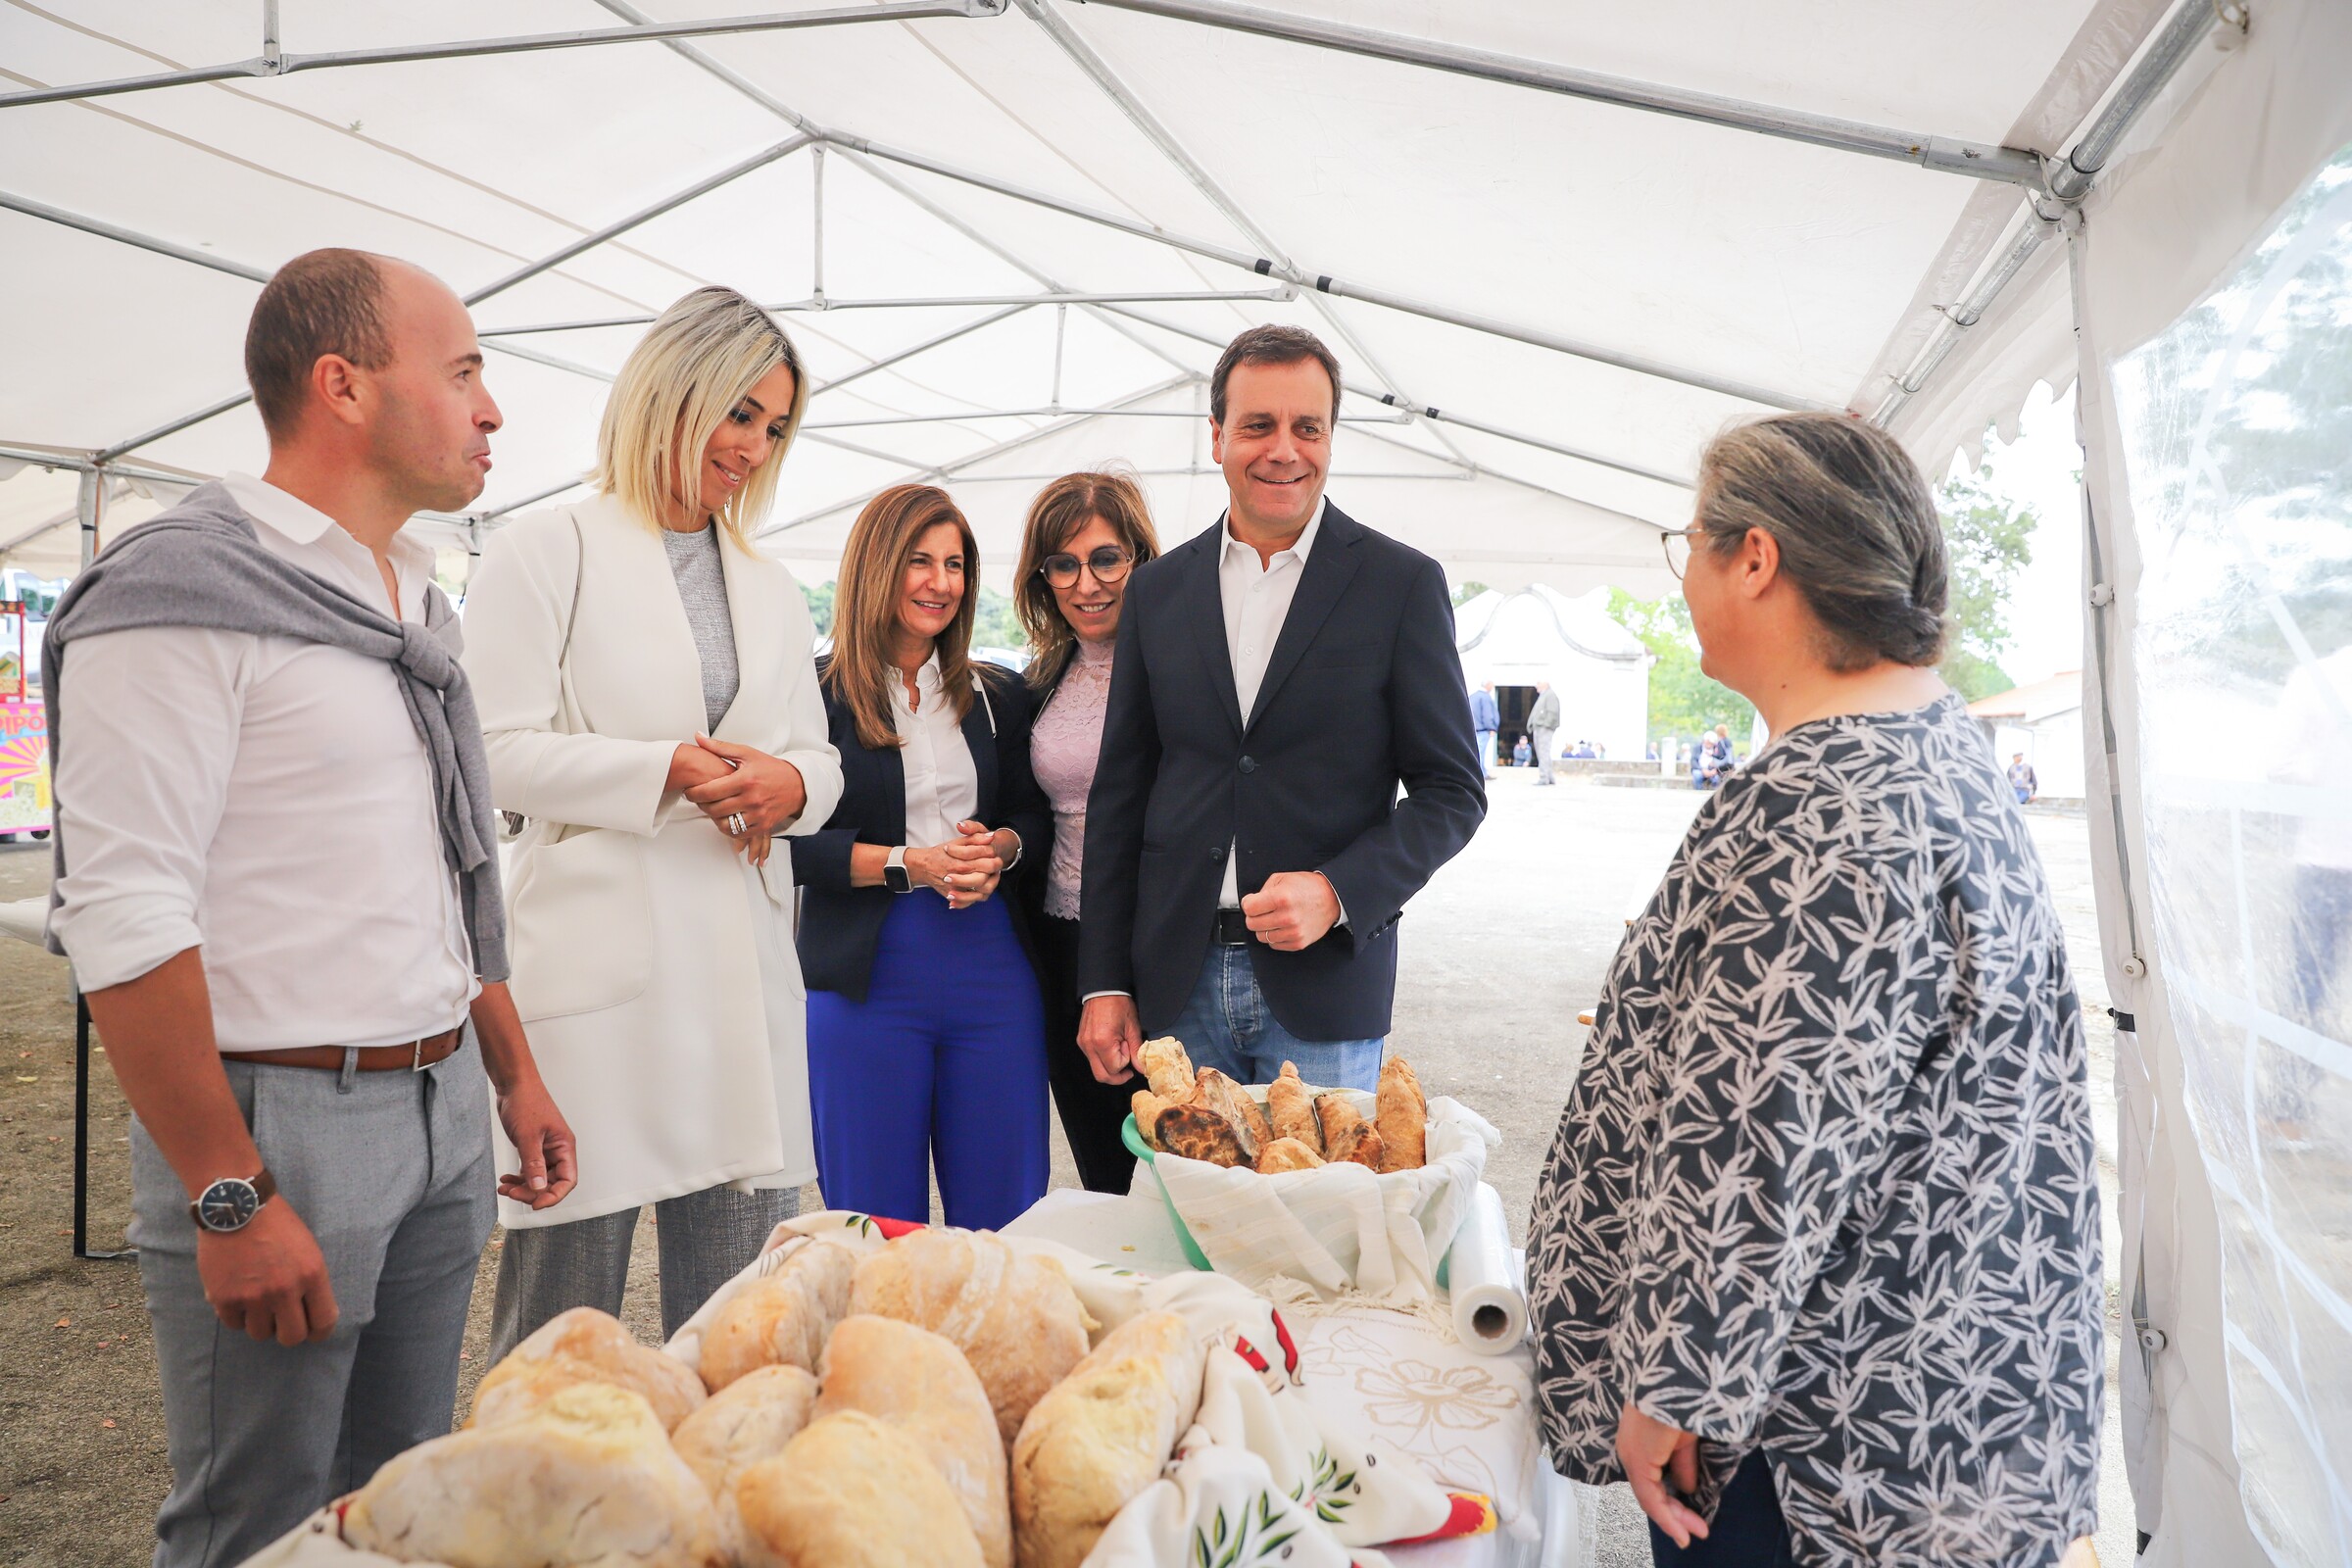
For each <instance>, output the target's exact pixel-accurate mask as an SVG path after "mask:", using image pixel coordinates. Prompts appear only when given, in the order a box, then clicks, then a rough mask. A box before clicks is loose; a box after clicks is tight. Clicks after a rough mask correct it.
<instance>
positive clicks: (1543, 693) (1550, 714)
mask: <svg viewBox="0 0 2352 1568" xmlns="http://www.w3.org/2000/svg"><path fill="white" fill-rule="evenodd" d="M1536 692H1537V694H1538V695H1537V697H1536V706H1535V708H1534V709H1533V710H1532V711H1529V713H1528V715H1527V730H1528V748H1529V755H1530V756H1531V757H1532V758H1533V759H1534V760H1535V765H1536V782H1537V783H1539V784H1552V783H1556V782H1558V781H1557V780H1555V779H1554V778H1553V777H1552V776H1551V737H1552V733H1553V731H1555V730H1557V729H1558V728H1559V727H1560V694H1559V693H1557V692H1555V691H1553V690H1552V689H1551V682H1549V681H1547V680H1540V681H1538V682H1536Z"/></svg>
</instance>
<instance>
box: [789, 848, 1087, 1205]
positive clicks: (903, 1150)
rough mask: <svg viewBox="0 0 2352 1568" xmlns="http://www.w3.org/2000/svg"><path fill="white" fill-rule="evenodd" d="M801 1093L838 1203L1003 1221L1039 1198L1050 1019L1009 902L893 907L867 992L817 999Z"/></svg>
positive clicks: (831, 1197) (813, 996) (823, 1178)
mask: <svg viewBox="0 0 2352 1568" xmlns="http://www.w3.org/2000/svg"><path fill="white" fill-rule="evenodd" d="M809 1103H810V1108H811V1110H812V1111H813V1113H814V1120H815V1124H816V1171H817V1181H818V1184H819V1185H820V1186H821V1187H822V1188H823V1189H824V1195H825V1203H826V1206H827V1207H830V1208H847V1209H856V1210H858V1211H859V1212H861V1213H867V1214H879V1215H883V1216H885V1217H887V1218H891V1219H904V1220H913V1221H916V1222H917V1223H919V1222H921V1221H923V1220H925V1219H927V1218H929V1216H930V1211H931V1194H930V1183H929V1176H930V1168H931V1166H932V1165H933V1164H934V1163H936V1164H937V1166H938V1172H939V1198H940V1204H941V1206H942V1207H943V1208H944V1209H945V1210H946V1212H947V1220H948V1223H949V1224H951V1225H959V1226H964V1227H967V1228H970V1229H973V1230H997V1229H1000V1228H1002V1227H1003V1226H1004V1225H1005V1223H1006V1222H1008V1221H1010V1220H1012V1219H1013V1218H1015V1217H1016V1216H1018V1215H1019V1214H1020V1213H1021V1212H1022V1210H1024V1209H1026V1208H1027V1207H1028V1206H1029V1205H1030V1204H1032V1203H1034V1202H1036V1201H1038V1200H1039V1199H1040V1198H1043V1197H1044V1196H1045V1192H1046V1175H1047V1153H1046V1023H1045V1012H1044V1009H1043V1007H1042V1005H1040V1003H1039V1000H1038V990H1037V975H1036V973H1035V972H1034V971H1033V970H1032V969H1031V968H1030V966H1029V959H1028V956H1027V955H1025V954H1024V953H1023V952H1022V951H1021V945H1020V940H1019V939H1018V938H1017V937H1016V936H1014V934H1013V930H1012V912H1011V910H1010V909H1008V908H1007V907H1005V903H1004V900H1003V898H1002V897H1001V896H1000V897H998V898H993V899H990V900H989V901H988V902H987V903H985V904H980V905H976V906H974V907H971V908H968V909H951V908H949V907H948V904H947V901H946V900H944V899H942V898H940V897H939V895H937V894H936V893H932V892H930V891H929V890H927V889H917V890H916V891H914V892H912V893H906V894H901V895H900V896H899V897H898V898H897V899H896V900H894V901H893V903H892V905H891V910H890V914H889V916H888V918H887V919H886V920H885V921H884V922H883V926H882V935H881V938H880V940H879V941H878V942H877V943H876V945H875V948H874V967H873V975H872V979H871V981H870V982H869V983H868V985H867V987H866V993H865V1001H863V1002H862V1003H858V1002H852V1001H850V1000H849V998H847V997H845V996H843V995H842V994H841V993H839V992H836V991H811V992H810V993H809Z"/></svg>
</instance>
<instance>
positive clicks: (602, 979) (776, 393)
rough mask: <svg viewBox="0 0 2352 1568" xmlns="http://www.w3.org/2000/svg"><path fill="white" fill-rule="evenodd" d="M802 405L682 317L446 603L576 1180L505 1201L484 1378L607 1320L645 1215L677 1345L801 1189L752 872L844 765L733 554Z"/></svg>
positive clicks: (730, 315)
mask: <svg viewBox="0 0 2352 1568" xmlns="http://www.w3.org/2000/svg"><path fill="white" fill-rule="evenodd" d="M807 402H808V386H807V379H806V377H805V376H804V375H803V374H802V372H801V367H800V360H799V357H798V355H797V354H796V353H795V352H794V350H793V347H792V344H791V341H790V340H789V339H788V338H786V336H785V335H784V332H783V329H782V328H781V327H779V326H778V325H777V324H776V322H775V320H774V319H773V318H771V317H769V316H768V315H767V314H766V313H765V312H764V311H762V310H760V308H759V307H758V306H757V305H755V304H753V303H752V302H751V301H749V300H747V299H745V298H744V297H743V296H742V295H740V294H737V293H736V292H734V291H733V290H731V289H721V288H704V289H698V290H696V291H695V292H694V293H692V294H689V295H687V296H686V297H685V298H684V299H682V300H680V301H679V302H678V303H677V304H675V305H673V306H671V307H670V309H669V310H668V311H666V312H665V313H663V315H662V318H661V319H659V320H658V321H656V322H655V323H654V325H653V327H652V328H651V329H650V330H649V331H648V332H647V334H646V336H645V338H644V340H643V341H641V342H640V343H639V344H638V346H637V347H636V349H635V350H634V351H633V352H632V353H631V354H630V356H629V359H628V363H627V364H626V365H625V366H624V367H623V368H622V369H621V372H620V375H619V377H618V379H617V380H616V381H615V382H614V384H613V395H612V400H611V403H610V405H609V406H608V407H607V409H606V412H605V417H604V422H603V426H602V428H601V430H600V432H599V435H598V441H597V449H598V450H597V469H596V472H595V473H594V474H593V475H592V476H591V483H592V484H593V486H594V487H595V489H596V490H597V492H598V494H597V495H596V496H595V497H594V498H593V499H592V500H589V501H585V502H582V503H580V504H578V505H576V506H569V507H559V508H556V509H554V510H552V511H548V512H542V513H537V514H534V515H530V516H526V517H522V518H519V519H518V520H516V521H515V522H514V523H512V524H511V525H509V526H508V527H506V528H504V529H502V530H500V531H499V532H498V533H496V534H495V535H493V536H492V537H491V539H490V541H489V543H488V544H487V546H486V547H485V548H484V550H483V552H482V560H481V564H480V566H479V567H478V569H477V570H476V572H475V575H474V579H473V583H472V586H471V591H470V592H469V593H468V595H467V597H466V661H465V662H466V673H467V674H468V675H469V676H470V677H471V679H472V681H473V689H474V696H475V701H476V702H477V703H478V704H479V706H480V709H481V717H482V730H483V734H484V738H485V739H486V741H487V742H488V747H489V754H490V773H491V783H492V792H493V798H494V801H495V803H496V805H497V806H498V807H499V809H502V810H505V811H510V812H514V813H517V814H518V815H519V816H520V817H521V818H523V819H524V823H525V825H524V827H523V830H522V832H521V834H520V836H519V838H518V840H517V842H516V845H515V858H514V860H513V862H512V865H511V868H510V872H509V877H508V883H507V886H508V889H509V897H510V900H511V915H510V929H511V931H512V940H511V946H512V949H513V955H514V966H515V975H514V980H513V991H514V995H515V1005H516V1006H517V1008H518V1009H519V1011H520V1012H521V1014H522V1019H523V1024H524V1028H525V1031H526V1033H527V1034H528V1036H529V1038H530V1042H531V1045H532V1048H533V1050H534V1052H535V1053H536V1054H538V1055H539V1057H540V1059H541V1070H542V1072H543V1073H544V1074H545V1075H546V1077H547V1080H548V1085H549V1088H550V1089H551V1090H552V1091H553V1093H554V1094H555V1095H556V1096H557V1098H558V1100H559V1102H560V1103H562V1104H563V1105H564V1107H565V1109H566V1110H567V1111H568V1112H569V1114H570V1116H571V1122H572V1126H573V1129H574V1130H575V1132H576V1134H577V1136H578V1144H579V1162H580V1181H579V1186H578V1187H577V1188H576V1189H574V1190H573V1192H572V1194H571V1200H570V1201H568V1202H567V1203H565V1204H564V1209H563V1211H562V1213H561V1214H560V1215H555V1214H550V1215H547V1216H542V1215H539V1214H536V1213H534V1212H533V1211H531V1210H529V1209H527V1208H524V1207H523V1206H522V1205H520V1204H515V1203H502V1205H501V1207H502V1212H501V1216H500V1217H501V1218H502V1219H503V1220H504V1222H505V1223H506V1226H507V1229H508V1236H507V1241H506V1246H505V1248H504V1250H503V1251H502V1252H501V1255H500V1259H499V1274H498V1295H497V1301H496V1304H495V1306H494V1307H493V1309H492V1326H491V1358H492V1359H493V1360H494V1361H495V1360H496V1359H497V1358H498V1357H499V1356H501V1355H503V1354H505V1353H506V1351H507V1350H508V1349H511V1348H513V1347H514V1345H515V1342H516V1341H517V1340H519V1339H521V1338H522V1337H523V1336H525V1335H527V1334H529V1333H530V1332H531V1331H532V1330H533V1329H535V1328H537V1327H538V1326H539V1325H540V1324H542V1323H544V1322H546V1321H547V1320H548V1319H549V1318H551V1317H553V1316H555V1315H556V1314H557V1313H559V1312H562V1311H564V1310H566V1309H567V1308H570V1307H574V1306H596V1307H601V1308H603V1309H604V1310H606V1311H608V1312H614V1313H617V1312H618V1311H619V1310H620V1302H621V1292H622V1287H623V1286H624V1285H625V1283H626V1281H627V1277H628V1264H629V1244H630V1239H631V1236H632V1234H633V1232H634V1230H635V1228H636V1223H637V1215H638V1210H639V1209H640V1207H641V1206H642V1205H644V1204H646V1203H649V1202H650V1203H653V1204H655V1205H656V1217H657V1220H658V1225H659V1230H658V1234H659V1236H660V1238H661V1275H662V1330H663V1333H664V1334H672V1333H675V1332H676V1331H677V1329H678V1327H679V1326H680V1325H681V1324H683V1323H684V1322H685V1320H686V1319H687V1318H688V1317H689V1316H690V1315H692V1313H693V1312H694V1310H695V1308H696V1307H698V1306H700V1305H701V1304H702V1303H703V1301H704V1300H706V1299H708V1298H709V1297H710V1295H711V1292H712V1291H713V1290H714V1289H715V1288H716V1287H717V1286H718V1285H719V1284H720V1283H721V1282H723V1281H724V1280H726V1279H727V1278H728V1277H729V1276H731V1275H733V1274H734V1273H735V1272H736V1271H738V1270H739V1269H741V1268H742V1267H743V1266H744V1265H745V1264H746V1263H748V1262H749V1261H750V1260H751V1259H752V1257H753V1256H754V1255H755V1254H756V1253H757V1251H758V1250H759V1246H760V1242H761V1241H762V1240H763V1239H765V1237H766V1236H767V1234H768V1232H769V1231H770V1230H771V1229H773V1227H774V1226H775V1224H776V1222H777V1221H778V1220H781V1219H784V1218H787V1217H789V1216H790V1215H791V1214H792V1212H793V1211H794V1208H795V1206H796V1203H797V1196H798V1194H797V1190H798V1189H799V1187H800V1186H801V1185H802V1184H803V1183H805V1182H808V1181H810V1180H813V1179H814V1177H815V1174H816V1160H815V1154H814V1150H813V1147H812V1144H811V1140H810V1129H809V1075H808V1065H807V1001H806V998H807V993H806V991H805V990H804V988H803V986H802V983H801V971H800V963H799V960H798V957H797V956H796V955H795V953H794V948H793V927H792V875H791V859H790V857H788V856H783V855H776V854H773V849H774V839H775V837H776V836H777V835H779V834H797V833H807V832H811V831H813V830H814V829H816V828H817V827H819V826H820V825H822V824H823V822H824V821H825V819H826V817H827V816H828V815H829V814H831V812H832V810H833V806H834V803H835V802H836V801H837V800H838V799H839V798H840V795H841V760H840V758H839V756H838V755H837V754H836V753H835V752H834V750H833V748H832V746H831V745H830V744H829V743H828V742H827V740H826V734H825V711H824V704H823V700H822V697H821V696H820V694H819V692H818V690H817V686H816V675H815V670H814V666H813V664H812V662H811V659H810V652H811V647H810V645H811V643H812V642H813V640H814V636H815V631H814V628H813V626H812V625H811V624H810V622H809V611H808V607H807V605H806V604H805V602H804V601H803V600H802V597H801V590H800V585H799V584H798V583H797V582H795V581H794V580H793V577H792V574H791V573H790V572H788V571H787V570H785V569H784V567H783V566H781V565H779V564H776V563H775V562H773V561H770V560H767V559H766V558H764V557H762V556H760V555H759V554H757V553H756V552H755V551H754V550H753V549H752V548H751V546H750V544H749V543H748V534H747V529H748V526H749V525H750V524H751V523H753V522H754V521H756V520H757V519H758V518H759V517H760V515H763V514H764V512H765V510H766V506H767V502H768V500H769V499H770V497H771V496H772V495H773V494H774V490H775V484H776V470H777V468H778V467H779V466H780V465H781V461H782V458H783V455H784V451H785V449H786V448H787V447H788V446H789V445H790V443H791V440H792V436H793V432H794V430H795V429H796V428H797V427H798V425H799V423H800V417H801V413H802V410H803V409H804V408H805V407H806V405H807ZM689 459H691V463H689ZM506 1157H507V1159H508V1160H509V1162H510V1163H511V1162H512V1157H513V1156H512V1152H507V1154H506Z"/></svg>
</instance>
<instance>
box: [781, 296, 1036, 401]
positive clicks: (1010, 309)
mask: <svg viewBox="0 0 2352 1568" xmlns="http://www.w3.org/2000/svg"><path fill="white" fill-rule="evenodd" d="M1029 308H1030V307H1029V306H1027V305H1026V304H1022V305H1007V306H1006V307H1005V309H1003V310H1001V311H992V312H990V313H989V314H988V315H986V316H983V317H981V318H980V319H978V320H976V321H966V322H964V323H963V324H962V325H961V326H956V327H951V328H949V329H948V330H947V331H945V332H942V333H940V334H939V335H938V336H936V337H927V338H925V339H923V340H922V341H921V342H920V343H916V344H914V345H912V346H911V347H908V348H903V349H901V350H899V351H898V352H897V353H895V354H887V355H884V356H883V357H882V358H881V359H878V360H868V361H867V362H866V363H865V364H863V365H860V366H859V367H858V368H856V369H855V370H847V371H844V372H843V373H842V374H840V375H837V376H835V377H834V378H833V379H832V380H830V381H820V382H818V383H817V384H816V385H815V386H812V387H810V388H809V397H810V398H811V399H814V398H816V397H818V396H820V395H821V394H823V393H826V392H831V391H833V390H834V389H836V388H838V387H845V386H848V385H849V384H850V383H851V382H852V381H855V380H858V379H859V378H860V377H863V376H868V375H872V374H873V373H874V372H875V371H877V370H887V369H889V368H891V367H892V366H894V365H898V364H900V363H902V362H904V361H907V360H911V359H913V358H914V357H915V356H916V355H918V354H928V353H930V352H931V351H932V350H933V349H935V348H939V347H941V346H943V345H945V344H949V343H953V342H955V341H956V339H957V338H959V337H964V336H966V335H968V334H970V333H973V332H977V331H979V330H980V329H981V328H982V327H986V326H994V325H996V324H997V323H998V322H999V321H1009V320H1011V319H1013V318H1014V317H1016V316H1018V315H1020V314H1021V313H1022V312H1023V311H1026V310H1028V309H1029Z"/></svg>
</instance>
